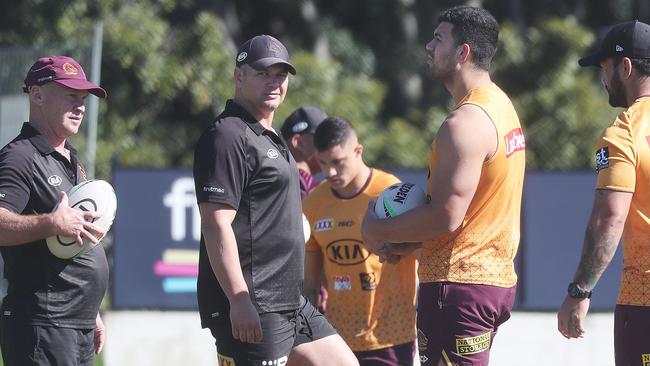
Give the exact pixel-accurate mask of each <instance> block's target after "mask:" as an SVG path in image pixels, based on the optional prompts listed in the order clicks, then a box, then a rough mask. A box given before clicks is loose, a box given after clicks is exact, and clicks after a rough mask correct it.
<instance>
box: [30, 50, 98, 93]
mask: <svg viewBox="0 0 650 366" xmlns="http://www.w3.org/2000/svg"><path fill="white" fill-rule="evenodd" d="M50 81H54V82H56V83H59V84H61V85H63V86H67V87H68V88H70V89H75V90H88V92H89V93H91V94H94V95H96V96H98V97H100V98H106V96H107V94H106V90H104V89H102V88H100V87H99V86H97V85H95V84H94V83H91V82H90V81H88V79H86V74H85V73H84V70H83V69H82V68H81V65H79V63H78V62H77V61H75V60H74V59H73V58H72V57H68V56H45V57H41V58H39V59H38V60H37V61H36V62H35V63H34V65H32V67H31V68H30V69H29V71H27V76H25V87H24V88H23V90H24V91H25V92H26V93H27V92H28V89H29V87H30V86H32V85H43V84H47V83H49V82H50Z"/></svg>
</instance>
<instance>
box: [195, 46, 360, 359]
mask: <svg viewBox="0 0 650 366" xmlns="http://www.w3.org/2000/svg"><path fill="white" fill-rule="evenodd" d="M288 60H289V55H288V52H287V50H286V48H285V47H284V45H283V44H282V43H280V41H278V40H277V39H275V38H273V37H271V36H267V35H260V36H256V37H253V38H251V39H249V40H248V41H246V42H245V43H244V44H242V45H241V46H240V48H239V52H238V53H237V59H236V67H235V71H234V79H235V98H234V99H233V100H229V101H228V102H227V104H226V108H225V110H224V111H223V112H222V113H221V114H220V115H219V116H218V117H217V120H216V121H215V122H214V123H213V124H212V125H210V127H208V128H207V129H206V131H205V132H204V133H203V135H202V136H201V138H200V139H199V141H198V143H197V147H196V150H195V154H194V181H195V185H196V194H197V200H198V203H199V209H200V212H201V228H202V236H201V250H200V258H199V278H198V301H199V311H200V313H201V323H202V326H203V327H204V328H210V330H211V332H212V334H213V336H214V337H215V339H216V345H217V353H218V358H219V364H220V365H222V366H223V365H237V366H241V365H256V366H263V365H273V366H275V365H278V366H281V365H285V364H289V365H292V364H293V365H357V364H358V363H357V362H356V359H355V357H354V354H352V351H350V349H349V348H348V347H347V345H346V344H345V342H344V341H343V339H342V338H341V337H340V336H339V335H338V334H336V331H335V330H334V328H332V326H331V325H330V324H329V323H328V322H327V320H325V318H324V317H323V316H322V315H321V314H320V313H319V312H318V310H316V309H315V308H314V306H312V304H310V303H309V301H307V299H306V298H305V297H304V296H302V285H303V275H304V273H303V261H304V245H305V243H304V237H303V232H302V216H301V213H302V209H301V201H300V187H299V179H298V171H297V169H296V164H295V161H294V160H293V158H292V157H291V155H290V154H289V152H288V150H287V147H286V145H285V144H284V142H283V141H282V139H281V138H280V137H279V136H278V135H277V133H276V132H275V130H273V127H272V122H273V114H274V112H275V110H276V109H277V108H278V107H279V105H280V104H281V103H282V101H283V100H284V97H285V95H286V91H287V85H288V73H292V74H295V72H296V70H295V69H294V67H293V66H292V65H291V64H290V63H289V61H288Z"/></svg>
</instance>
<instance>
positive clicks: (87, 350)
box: [0, 317, 95, 366]
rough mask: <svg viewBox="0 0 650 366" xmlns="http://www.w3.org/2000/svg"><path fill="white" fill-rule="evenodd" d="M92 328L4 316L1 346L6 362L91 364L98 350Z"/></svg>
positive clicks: (19, 365)
mask: <svg viewBox="0 0 650 366" xmlns="http://www.w3.org/2000/svg"><path fill="white" fill-rule="evenodd" d="M94 335H95V333H94V331H93V329H73V328H59V327H51V326H41V325H31V324H30V323H29V322H28V321H22V320H18V319H12V318H8V317H2V319H0V347H1V348H2V360H3V361H4V365H5V366H36V365H75V366H92V365H93V358H94V352H95V339H94Z"/></svg>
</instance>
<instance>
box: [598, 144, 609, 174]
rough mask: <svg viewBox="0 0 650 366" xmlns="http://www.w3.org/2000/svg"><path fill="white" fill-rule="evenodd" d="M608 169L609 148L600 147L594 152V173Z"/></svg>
mask: <svg viewBox="0 0 650 366" xmlns="http://www.w3.org/2000/svg"><path fill="white" fill-rule="evenodd" d="M607 168H609V148H608V147H607V146H605V147H601V148H600V149H598V151H596V171H597V172H599V171H601V169H607Z"/></svg>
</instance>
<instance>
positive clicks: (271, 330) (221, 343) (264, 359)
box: [209, 297, 336, 366]
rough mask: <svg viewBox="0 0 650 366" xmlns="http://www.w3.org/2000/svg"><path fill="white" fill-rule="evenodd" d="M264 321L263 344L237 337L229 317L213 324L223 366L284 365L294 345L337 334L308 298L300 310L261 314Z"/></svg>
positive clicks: (220, 362) (302, 302)
mask: <svg viewBox="0 0 650 366" xmlns="http://www.w3.org/2000/svg"><path fill="white" fill-rule="evenodd" d="M260 322H261V324H262V341H261V342H259V343H244V342H240V341H239V340H235V339H233V337H232V328H231V325H230V318H229V316H224V317H222V318H221V319H220V320H218V321H217V323H214V324H213V325H211V326H210V327H209V328H210V331H211V332H212V335H213V336H214V338H215V340H216V341H215V344H216V346H217V357H218V359H219V365H221V366H228V365H237V366H246V365H250V366H264V365H273V366H275V365H277V366H281V365H284V364H285V363H286V362H287V359H288V357H289V353H290V352H291V350H292V349H293V348H294V347H296V346H298V345H300V344H303V343H309V342H312V341H315V340H318V339H321V338H325V337H328V336H331V335H333V334H336V330H334V327H332V325H330V323H329V322H328V321H327V319H325V317H324V316H323V314H321V313H320V312H319V311H318V309H316V308H315V307H314V306H313V305H312V304H311V303H310V302H309V300H307V299H306V298H305V297H303V298H302V300H301V302H300V308H298V309H297V310H293V311H282V312H276V313H264V314H260Z"/></svg>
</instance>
